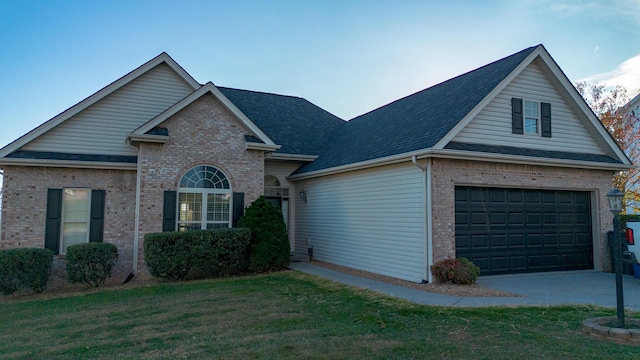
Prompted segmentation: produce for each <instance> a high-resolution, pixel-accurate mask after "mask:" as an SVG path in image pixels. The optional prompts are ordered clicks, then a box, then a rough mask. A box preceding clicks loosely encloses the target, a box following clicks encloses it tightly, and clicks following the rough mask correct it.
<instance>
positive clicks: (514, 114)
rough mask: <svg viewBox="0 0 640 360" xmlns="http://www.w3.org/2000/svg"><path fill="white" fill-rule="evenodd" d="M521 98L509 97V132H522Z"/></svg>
mask: <svg viewBox="0 0 640 360" xmlns="http://www.w3.org/2000/svg"><path fill="white" fill-rule="evenodd" d="M522 119H523V116H522V99H516V98H511V132H512V133H514V134H524V126H523V121H522Z"/></svg>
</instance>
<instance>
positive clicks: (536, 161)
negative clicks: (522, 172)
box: [432, 149, 633, 171]
mask: <svg viewBox="0 0 640 360" xmlns="http://www.w3.org/2000/svg"><path fill="white" fill-rule="evenodd" d="M432 156H433V157H439V158H446V159H459V160H475V161H488V162H501V163H511V164H521V165H540V166H554V167H570V168H580V169H591V170H609V171H623V170H628V169H630V168H632V167H633V166H632V165H628V164H621V163H618V164H614V163H604V162H594V161H582V160H567V159H553V158H545V157H532V156H522V155H509V154H497V153H479V152H475V151H465V150H450V149H442V150H433V153H432Z"/></svg>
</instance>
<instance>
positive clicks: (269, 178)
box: [264, 175, 280, 188]
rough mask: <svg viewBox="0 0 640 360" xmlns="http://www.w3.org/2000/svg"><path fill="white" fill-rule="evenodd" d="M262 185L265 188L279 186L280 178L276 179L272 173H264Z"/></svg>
mask: <svg viewBox="0 0 640 360" xmlns="http://www.w3.org/2000/svg"><path fill="white" fill-rule="evenodd" d="M264 187H265V188H273V187H280V180H278V178H277V177H275V176H273V175H265V176H264Z"/></svg>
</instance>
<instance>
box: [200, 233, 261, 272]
mask: <svg viewBox="0 0 640 360" xmlns="http://www.w3.org/2000/svg"><path fill="white" fill-rule="evenodd" d="M196 235H199V236H201V238H200V239H199V240H200V246H199V251H198V252H197V253H196V256H195V260H196V263H195V264H194V267H196V268H198V269H199V270H200V271H202V272H203V274H204V275H205V276H207V277H217V276H229V275H233V274H238V273H241V272H243V271H246V270H247V267H248V265H249V244H250V242H251V231H250V230H249V229H239V228H236V229H218V230H200V231H196Z"/></svg>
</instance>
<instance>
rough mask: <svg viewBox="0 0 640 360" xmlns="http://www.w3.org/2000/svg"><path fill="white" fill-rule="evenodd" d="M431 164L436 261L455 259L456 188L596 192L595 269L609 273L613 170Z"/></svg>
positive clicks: (462, 162) (454, 162)
mask: <svg viewBox="0 0 640 360" xmlns="http://www.w3.org/2000/svg"><path fill="white" fill-rule="evenodd" d="M432 161H433V163H432V164H433V167H432V171H433V178H432V179H433V182H432V185H433V254H434V261H439V260H442V259H445V258H448V257H455V193H454V189H455V186H456V185H479V186H495V187H513V188H530V189H555V190H575V191H590V192H592V193H594V194H595V199H592V204H594V201H595V207H596V209H595V214H597V215H594V217H593V219H592V221H593V223H594V236H595V237H596V239H597V241H596V243H595V244H594V266H595V268H596V269H602V270H609V268H610V258H609V256H610V255H609V249H608V245H607V240H606V233H607V231H610V230H612V225H611V223H612V219H613V218H612V215H611V212H610V211H609V205H608V202H607V198H606V194H607V192H608V191H609V190H610V189H611V186H612V185H611V176H612V174H611V172H610V171H600V170H587V169H571V168H560V167H548V166H535V165H516V164H502V163H490V162H481V161H465V160H448V159H433V160H432ZM592 214H594V211H593V210H592Z"/></svg>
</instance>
